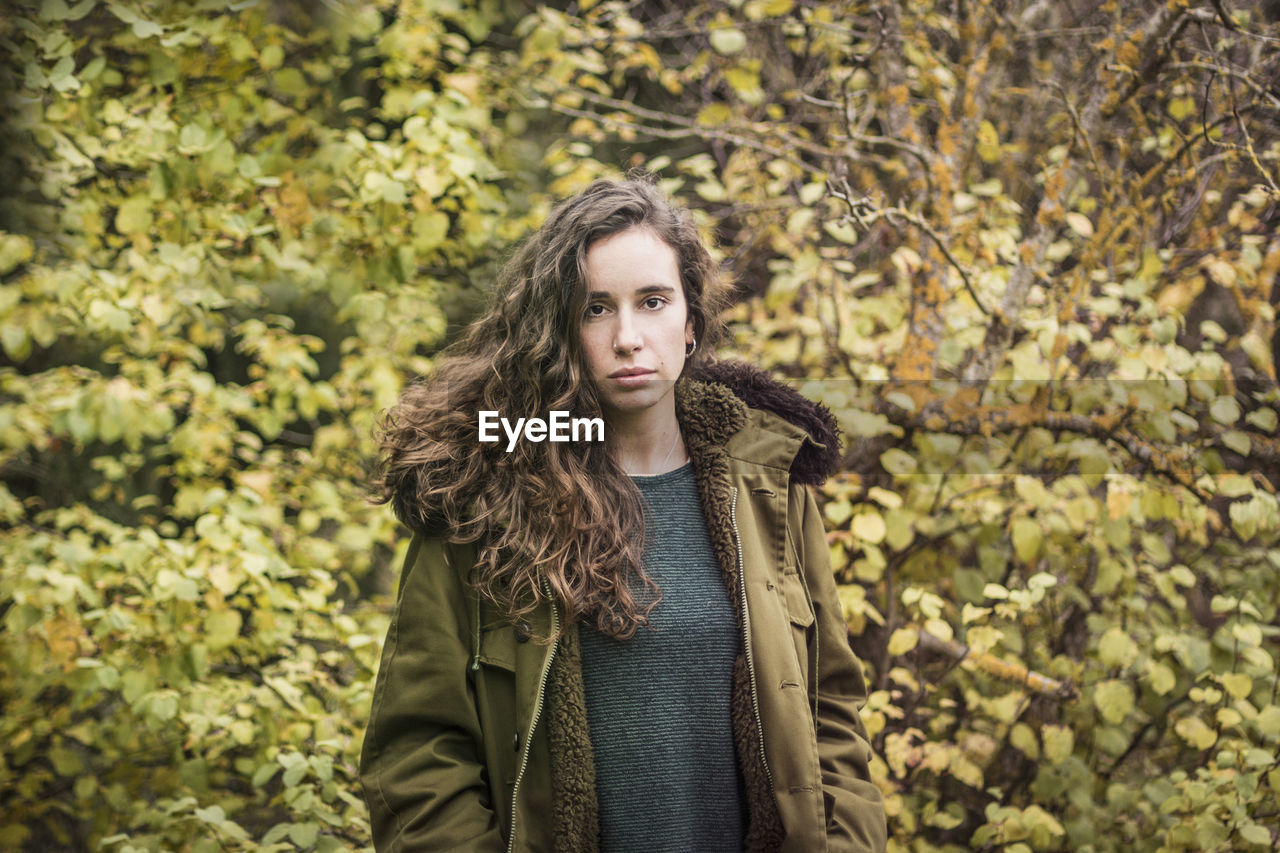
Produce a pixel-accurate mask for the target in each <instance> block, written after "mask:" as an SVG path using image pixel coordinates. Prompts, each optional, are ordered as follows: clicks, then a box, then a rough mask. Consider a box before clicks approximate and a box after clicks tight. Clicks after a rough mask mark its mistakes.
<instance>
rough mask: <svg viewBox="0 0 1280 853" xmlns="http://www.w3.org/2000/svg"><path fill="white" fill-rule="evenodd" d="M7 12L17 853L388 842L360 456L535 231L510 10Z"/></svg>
mask: <svg viewBox="0 0 1280 853" xmlns="http://www.w3.org/2000/svg"><path fill="white" fill-rule="evenodd" d="M15 7H16V8H15ZM8 8H10V9H11V10H12V11H11V12H9V13H7V14H6V16H5V19H4V22H3V27H4V32H3V37H2V39H0V50H3V51H4V53H5V58H4V64H3V67H4V69H5V75H6V76H5V79H4V88H5V106H6V123H5V132H6V134H7V135H8V137H9V139H8V142H7V144H6V145H5V146H3V147H4V149H5V150H4V151H3V153H0V159H3V161H4V174H5V175H6V176H7V178H6V180H7V181H8V186H7V188H6V189H7V193H6V199H5V201H4V202H3V208H2V210H0V227H3V229H4V231H5V233H4V234H3V236H0V276H3V278H2V279H0V281H3V284H2V285H0V345H2V346H3V354H4V361H3V362H2V363H0V365H2V366H0V394H2V395H3V396H2V397H0V401H2V408H0V448H2V449H0V454H2V455H0V464H2V465H3V472H4V484H3V487H0V514H2V515H3V518H4V526H3V532H2V533H0V554H2V555H3V575H0V608H2V609H3V623H4V630H3V632H2V633H0V649H2V654H3V661H4V663H3V665H2V666H0V703H2V705H3V720H2V722H0V742H2V743H3V744H4V745H3V747H0V848H4V849H7V850H12V849H24V848H25V849H31V850H51V849H77V850H78V849H97V848H98V847H99V846H100V847H101V849H107V850H119V851H126V850H141V849H149V850H160V849H165V850H174V849H191V850H197V851H198V850H228V849H253V850H262V849H286V848H288V849H293V848H295V847H297V848H301V849H317V850H334V849H346V848H349V847H351V846H364V845H367V844H368V829H367V819H366V817H365V814H364V806H363V802H362V800H361V798H360V793H359V789H358V786H357V783H356V775H355V762H356V756H357V755H358V749H359V737H360V733H361V732H362V730H363V721H364V719H365V718H366V716H367V714H368V707H369V702H370V698H371V687H372V677H373V672H374V668H375V667H376V661H377V653H378V645H379V643H380V641H381V637H382V635H383V633H384V631H385V624H386V617H385V615H384V611H383V610H382V609H380V608H375V607H372V606H370V605H369V604H367V603H366V601H367V598H368V594H369V593H371V592H374V591H379V590H382V589H384V588H385V587H386V585H387V584H388V580H387V578H386V577H384V576H383V575H380V574H376V573H372V572H371V571H370V570H371V567H373V566H377V567H379V568H384V567H385V566H387V565H390V564H391V563H392V562H394V560H393V556H392V549H394V548H395V547H396V545H395V543H396V539H397V531H396V529H395V524H394V521H393V520H392V519H391V517H390V515H389V513H387V512H386V511H385V510H383V509H382V508H375V507H372V506H371V505H370V504H369V503H368V502H367V501H366V499H365V484H364V481H365V479H366V465H367V462H368V459H369V458H370V457H371V456H372V453H373V447H372V440H373V422H374V417H375V415H376V414H377V413H378V412H379V411H380V410H382V409H385V408H386V407H387V406H388V405H390V403H391V402H392V401H393V400H394V399H395V398H396V396H397V394H398V393H399V391H400V389H401V387H402V383H403V381H404V379H405V377H407V376H410V375H413V374H416V373H421V372H424V371H426V370H427V369H429V366H430V354H431V353H432V352H434V351H435V349H436V348H437V347H438V346H439V344H440V342H441V341H442V339H443V337H444V335H445V331H446V326H447V323H448V321H449V320H450V319H451V317H450V312H456V311H457V310H459V309H460V308H461V309H465V307H466V306H467V304H469V303H468V300H469V301H470V302H474V301H475V295H476V294H475V292H474V291H475V287H474V284H473V278H472V276H473V275H475V274H476V272H477V271H478V270H482V269H483V267H484V266H485V265H487V264H490V263H492V261H493V258H494V257H495V256H496V255H498V254H499V253H500V252H501V251H502V250H503V248H504V247H505V245H506V244H507V243H508V242H509V241H510V239H512V238H513V237H514V236H515V235H516V234H517V233H518V232H519V230H521V229H522V227H523V226H522V221H521V218H520V216H519V215H517V214H516V213H515V212H514V208H515V205H514V204H513V200H518V195H516V194H514V193H513V191H512V189H511V188H512V187H513V186H516V187H518V186H519V178H520V171H519V164H520V162H522V161H520V160H518V159H517V158H516V156H515V155H516V152H518V151H519V150H520V147H521V146H520V145H519V144H518V143H517V144H514V145H513V143H512V141H511V138H510V135H509V134H508V133H507V132H506V131H504V130H503V128H502V122H503V121H505V117H504V109H505V107H504V104H505V95H504V94H503V93H502V92H495V91H494V90H493V85H494V84H493V82H492V80H493V78H492V75H491V74H490V72H489V71H488V65H489V59H488V56H487V54H486V51H485V50H484V49H483V48H482V47H481V45H483V43H484V42H485V40H486V38H487V37H488V36H489V33H490V30H491V28H494V27H496V26H498V25H501V24H502V23H503V20H504V19H503V17H502V10H501V9H500V8H498V6H497V4H496V3H483V4H480V5H479V6H478V7H477V8H467V9H462V8H454V9H452V10H450V9H449V8H439V7H438V4H434V3H429V2H418V1H417V0H404V2H390V0H387V2H376V3H360V4H345V5H341V4H328V5H325V4H313V3H306V2H271V3H265V2H263V3H254V2H212V1H211V0H192V2H168V1H167V0H166V2H151V3H139V2H120V3H106V2H94V0H87V2H83V1H82V2H73V3H64V2H61V0H44V2H40V3H30V4H23V3H17V4H10V6H9V7H8ZM480 277H481V276H479V275H476V278H477V279H478V278H480ZM468 294H470V295H468ZM452 319H464V318H457V317H455V318H452Z"/></svg>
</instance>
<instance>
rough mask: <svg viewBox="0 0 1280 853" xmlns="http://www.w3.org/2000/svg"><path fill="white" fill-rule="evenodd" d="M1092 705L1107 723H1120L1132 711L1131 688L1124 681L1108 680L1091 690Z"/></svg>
mask: <svg viewBox="0 0 1280 853" xmlns="http://www.w3.org/2000/svg"><path fill="white" fill-rule="evenodd" d="M1093 704H1094V706H1095V707H1096V708H1097V709H1098V711H1099V712H1101V714H1102V718H1103V719H1104V720H1106V721H1107V722H1109V723H1116V724H1118V723H1122V722H1124V719H1125V717H1127V716H1129V712H1130V711H1132V710H1133V688H1132V687H1130V686H1129V683H1128V682H1126V681H1121V680H1119V679H1108V680H1106V681H1100V682H1098V684H1097V685H1095V686H1094V688H1093Z"/></svg>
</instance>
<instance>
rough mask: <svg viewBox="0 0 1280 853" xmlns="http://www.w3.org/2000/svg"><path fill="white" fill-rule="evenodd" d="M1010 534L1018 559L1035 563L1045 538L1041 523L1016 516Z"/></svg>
mask: <svg viewBox="0 0 1280 853" xmlns="http://www.w3.org/2000/svg"><path fill="white" fill-rule="evenodd" d="M1009 535H1010V538H1011V539H1012V540H1013V550H1014V552H1015V553H1016V554H1017V555H1018V559H1019V560H1022V562H1024V563H1027V564H1031V563H1034V562H1035V561H1036V558H1037V556H1039V554H1040V544H1041V542H1043V540H1044V531H1042V530H1041V529H1040V525H1039V524H1037V523H1036V522H1035V521H1033V520H1031V519H1029V518H1015V519H1014V520H1013V524H1012V526H1011V528H1010V531H1009Z"/></svg>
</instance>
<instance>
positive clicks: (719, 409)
mask: <svg viewBox="0 0 1280 853" xmlns="http://www.w3.org/2000/svg"><path fill="white" fill-rule="evenodd" d="M726 391H727V392H731V393H726ZM676 406H677V412H678V414H679V417H680V424H681V427H682V428H683V430H684V432H685V434H686V438H690V437H692V438H694V439H696V440H698V441H700V442H701V443H706V444H711V445H728V446H729V449H730V452H731V453H733V452H735V451H741V450H745V449H746V448H744V447H741V445H742V444H744V443H745V441H746V439H745V437H744V438H743V441H739V442H737V444H738V445H739V446H737V447H735V442H734V438H735V436H737V434H738V433H739V432H740V431H741V430H742V427H743V426H744V425H745V424H746V423H747V422H748V421H749V420H751V419H752V418H753V413H752V412H751V411H750V410H751V409H755V410H757V411H758V412H762V413H764V412H767V413H769V414H771V415H776V416H777V418H780V419H781V420H782V421H785V424H783V423H779V422H778V421H777V419H775V418H770V417H767V416H766V417H755V420H757V421H758V422H759V423H760V425H761V426H762V427H763V428H764V429H765V430H767V431H769V432H771V433H772V434H773V435H775V436H777V437H780V438H782V439H784V442H785V443H784V444H783V445H782V446H777V447H770V448H769V449H768V450H767V451H765V452H769V453H771V454H772V455H774V456H775V457H776V458H777V460H778V461H779V462H781V461H783V460H785V458H786V457H787V456H788V455H790V454H792V453H794V457H793V459H792V460H791V461H790V463H789V464H790V470H791V476H792V478H793V479H794V480H796V481H797V482H799V483H803V484H805V485H808V486H816V485H820V484H821V483H822V482H823V481H824V480H826V479H827V478H828V477H830V476H831V475H832V474H833V473H835V472H836V471H837V470H838V469H839V466H840V428H839V427H838V426H837V425H836V419H835V416H833V415H832V414H831V412H830V411H829V410H828V409H827V407H826V406H824V405H822V404H821V403H815V402H813V401H812V400H809V399H808V398H806V397H804V396H802V395H801V394H800V393H799V392H797V391H796V390H795V389H793V388H789V387H787V386H786V385H783V384H782V383H781V382H779V381H778V380H776V379H774V378H773V377H771V376H770V375H769V374H767V373H765V372H764V371H763V370H761V369H759V368H757V367H755V366H753V365H750V364H748V363H746V362H744V361H713V362H710V363H708V364H705V365H702V366H700V367H699V368H697V369H696V370H694V371H693V372H691V373H690V374H689V375H687V376H686V377H685V378H684V379H683V380H681V382H680V383H679V384H678V385H677V386H676ZM691 433H692V434H693V435H692V436H691V435H690V434H691ZM753 444H755V445H757V447H756V448H755V449H756V450H757V451H760V450H761V448H759V447H758V445H759V444H760V442H759V439H756V440H754V441H753ZM766 461H767V460H766Z"/></svg>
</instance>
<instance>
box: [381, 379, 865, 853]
mask: <svg viewBox="0 0 1280 853" xmlns="http://www.w3.org/2000/svg"><path fill="white" fill-rule="evenodd" d="M676 411H677V417H678V419H679V421H680V425H681V431H682V433H683V435H684V440H685V446H686V448H687V449H688V451H689V456H690V459H691V460H692V463H693V467H694V476H695V480H696V482H697V487H698V493H699V497H700V499H701V503H702V506H703V513H704V515H705V517H706V521H707V529H708V533H709V534H710V537H711V542H712V546H713V549H714V550H715V552H716V556H717V559H718V561H719V563H720V566H721V570H722V575H723V577H724V581H725V584H726V588H727V589H728V592H729V595H730V600H731V601H733V602H734V603H735V605H736V607H737V619H738V625H739V628H740V630H741V632H742V638H743V644H742V648H741V650H740V653H739V656H738V662H737V665H736V666H735V672H734V687H733V697H732V704H731V707H732V713H731V716H732V725H733V730H734V738H735V744H736V748H737V753H738V765H739V768H740V770H741V773H742V781H743V792H744V798H745V801H746V803H747V811H748V815H747V834H746V849H747V850H753V851H754V850H761V851H765V850H769V851H772V850H777V851H786V853H813V851H823V850H830V851H880V850H883V849H884V846H885V836H886V830H885V815H884V807H883V803H882V800H881V796H880V791H879V789H878V788H877V787H876V785H875V784H874V783H873V782H872V781H871V779H870V776H869V774H868V762H869V761H870V758H871V748H870V746H869V744H868V739H867V735H866V730H865V728H864V727H863V725H862V722H861V720H860V718H859V716H858V708H859V707H860V706H861V704H862V703H863V702H864V701H865V699H866V688H865V686H864V681H863V676H862V670H861V667H860V665H859V663H858V661H857V660H856V658H855V657H854V655H853V653H852V651H851V650H850V648H849V643H848V638H847V635H846V631H845V624H844V621H843V618H842V614H841V609H840V604H839V600H838V598H837V595H836V588H835V582H834V578H833V577H832V573H831V566H830V561H829V557H828V551H827V543H826V536H825V530H824V528H823V523H822V518H821V516H820V515H819V512H818V508H817V504H816V501H815V500H814V497H813V495H812V493H811V491H810V489H809V486H810V485H814V484H817V483H820V482H821V481H822V479H824V478H825V476H826V475H827V474H828V473H829V472H830V470H831V469H832V468H833V466H834V464H835V463H836V462H837V461H838V458H839V456H838V447H837V437H836V432H835V428H834V423H833V421H832V419H831V416H830V414H829V413H827V412H826V410H825V409H823V408H821V407H819V406H815V405H814V404H812V403H811V402H809V401H808V400H805V399H804V398H803V397H801V396H800V395H799V394H796V393H795V392H794V391H792V390H791V389H789V388H786V387H784V386H782V385H780V384H778V383H776V382H774V381H773V380H771V379H769V378H768V377H767V376H765V374H763V373H761V372H759V371H757V370H755V369H754V368H751V367H749V366H747V365H743V364H740V363H727V362H720V363H717V364H713V365H711V366H709V367H706V368H703V372H702V373H701V374H700V375H699V378H698V379H690V378H685V379H682V380H681V381H680V382H679V383H678V384H677V386H676ZM474 561H475V545H460V544H452V543H449V542H448V541H447V539H446V538H444V537H443V536H431V535H427V534H424V533H421V532H420V533H418V534H416V535H415V537H414V539H413V542H412V543H411V545H410V548H409V553H408V556H407V559H406V560H405V565H404V571H403V574H402V576H401V580H400V587H399V593H398V598H397V601H396V608H395V613H394V616H393V619H392V622H391V628H390V630H389V632H388V634H387V639H386V644H385V646H384V649H383V655H382V662H381V666H380V669H379V672H378V679H377V683H376V686H375V689H374V698H373V708H372V713H371V716H370V720H369V726H368V730H367V732H366V735H365V741H364V749H363V753H362V756H361V766H360V770H361V777H362V780H363V782H364V788H365V798H366V800H367V802H368V804H369V811H370V818H371V822H372V827H373V836H374V844H375V847H376V848H377V849H378V850H379V851H437V850H469V851H470V850H473V851H502V850H510V851H532V853H542V851H548V852H549V851H557V853H558V852H559V851H593V850H596V849H597V846H598V834H599V833H598V823H597V818H596V799H595V779H594V773H595V770H594V760H593V757H592V751H591V741H590V737H589V733H588V730H587V714H586V705H585V701H584V698H583V692H582V690H583V688H582V674H581V668H580V652H579V646H578V638H577V629H576V626H570V627H569V630H568V631H566V632H565V633H564V635H563V637H562V638H561V640H560V641H559V642H557V643H554V644H548V643H546V642H538V640H537V638H546V637H550V636H553V635H555V634H556V633H558V632H559V630H560V628H561V627H562V626H561V625H560V611H559V608H557V607H554V606H552V605H551V604H550V603H547V604H545V605H544V606H541V607H539V608H538V609H537V610H535V611H534V612H533V613H532V614H531V615H530V616H529V617H527V619H526V620H522V621H521V622H519V623H517V624H515V625H512V624H511V621H510V620H509V619H508V618H506V616H505V615H504V614H503V613H500V612H498V611H497V610H496V609H495V608H494V607H492V606H491V605H489V604H488V603H487V602H482V601H480V599H479V598H478V597H477V595H476V594H475V593H474V591H473V590H472V589H471V588H470V587H469V586H468V585H467V583H466V576H467V573H468V570H469V569H470V568H471V566H472V565H473V564H474Z"/></svg>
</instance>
